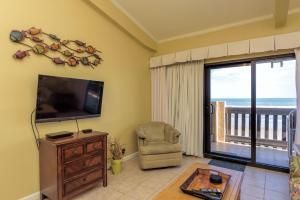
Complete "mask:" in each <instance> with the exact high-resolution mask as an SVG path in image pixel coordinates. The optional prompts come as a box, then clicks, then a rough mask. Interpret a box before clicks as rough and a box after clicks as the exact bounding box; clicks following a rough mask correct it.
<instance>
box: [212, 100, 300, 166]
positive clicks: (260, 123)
mask: <svg viewBox="0 0 300 200" xmlns="http://www.w3.org/2000/svg"><path fill="white" fill-rule="evenodd" d="M213 107H214V112H213V115H212V120H211V122H212V124H211V127H212V134H211V137H212V144H211V150H212V151H214V152H220V153H226V154H229V155H235V156H241V157H248V158H250V154H251V148H250V143H251V138H250V132H251V130H250V129H251V126H250V115H251V109H250V108H249V107H226V106H225V103H224V102H213ZM293 110H295V108H291V107H259V108H257V109H256V124H257V127H256V147H257V148H256V159H257V162H260V163H266V164H271V165H278V166H283V167H288V138H289V137H288V133H289V130H288V128H289V126H290V124H289V123H290V122H289V121H288V119H289V114H290V113H291V112H292V111H293Z"/></svg>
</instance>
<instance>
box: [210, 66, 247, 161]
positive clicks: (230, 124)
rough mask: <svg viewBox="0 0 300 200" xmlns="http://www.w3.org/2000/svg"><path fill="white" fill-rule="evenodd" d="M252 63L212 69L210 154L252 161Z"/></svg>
mask: <svg viewBox="0 0 300 200" xmlns="http://www.w3.org/2000/svg"><path fill="white" fill-rule="evenodd" d="M250 64H251V63H241V64H237V65H228V66H226V67H225V66H223V67H221V68H215V69H213V68H212V69H210V102H209V104H210V116H209V117H210V119H211V120H210V147H211V152H214V153H219V154H226V155H229V156H232V157H243V158H249V159H250V158H251V148H250V144H251V142H250V140H249V141H247V142H248V143H244V144H241V142H244V140H243V139H245V138H246V139H250V131H249V130H250V129H249V128H250V113H251V65H250Z"/></svg>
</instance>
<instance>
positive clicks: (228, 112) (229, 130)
mask: <svg viewBox="0 0 300 200" xmlns="http://www.w3.org/2000/svg"><path fill="white" fill-rule="evenodd" d="M295 66H296V62H295V59H294V57H293V55H286V56H281V57H269V58H264V59H253V60H247V61H243V62H235V63H234V62H233V63H230V62H229V63H221V64H214V65H206V66H205V120H204V121H205V149H204V150H205V153H206V154H207V155H209V156H212V157H221V158H224V159H229V160H237V161H241V162H249V163H253V164H259V165H266V166H270V167H276V168H287V167H288V151H287V150H288V141H287V140H288V138H289V137H288V135H287V134H288V128H289V124H288V119H289V117H290V116H289V114H290V112H292V111H293V110H295V105H296V98H295V97H296V95H295V93H296V92H295V91H296V89H295Z"/></svg>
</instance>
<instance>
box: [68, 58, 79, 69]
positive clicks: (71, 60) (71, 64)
mask: <svg viewBox="0 0 300 200" xmlns="http://www.w3.org/2000/svg"><path fill="white" fill-rule="evenodd" d="M68 65H69V66H71V67H75V66H76V65H78V61H77V60H76V58H74V57H71V58H69V60H68Z"/></svg>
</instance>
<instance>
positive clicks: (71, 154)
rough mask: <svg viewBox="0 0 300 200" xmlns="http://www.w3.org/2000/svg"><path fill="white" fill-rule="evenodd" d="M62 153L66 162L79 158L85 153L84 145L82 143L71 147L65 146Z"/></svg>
mask: <svg viewBox="0 0 300 200" xmlns="http://www.w3.org/2000/svg"><path fill="white" fill-rule="evenodd" d="M62 154H63V155H62V156H63V160H64V161H65V162H67V161H70V160H74V159H76V158H79V157H81V156H82V155H83V145H82V144H81V145H76V146H71V147H65V148H63V151H62Z"/></svg>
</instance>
